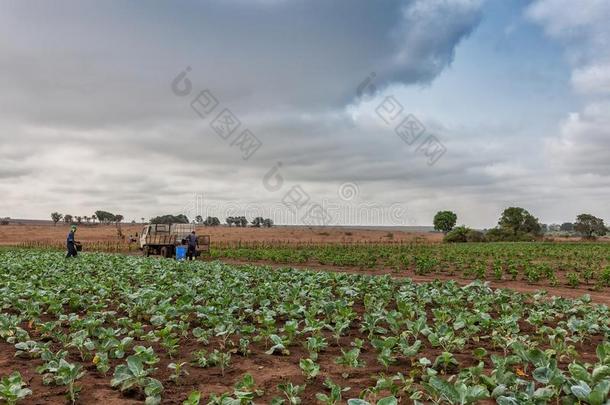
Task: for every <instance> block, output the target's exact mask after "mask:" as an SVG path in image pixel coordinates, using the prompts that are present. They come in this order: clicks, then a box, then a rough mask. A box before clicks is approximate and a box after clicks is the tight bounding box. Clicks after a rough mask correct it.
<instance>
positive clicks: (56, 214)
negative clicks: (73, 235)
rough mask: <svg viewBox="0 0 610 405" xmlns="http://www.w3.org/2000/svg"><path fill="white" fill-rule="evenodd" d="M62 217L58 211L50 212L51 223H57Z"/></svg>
mask: <svg viewBox="0 0 610 405" xmlns="http://www.w3.org/2000/svg"><path fill="white" fill-rule="evenodd" d="M63 217H64V216H63V215H62V214H60V213H59V212H53V213H52V214H51V219H52V220H53V225H57V223H58V222H59V221H61V219H62V218H63Z"/></svg>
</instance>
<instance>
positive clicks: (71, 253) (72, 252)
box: [66, 225, 77, 259]
mask: <svg viewBox="0 0 610 405" xmlns="http://www.w3.org/2000/svg"><path fill="white" fill-rule="evenodd" d="M75 233H76V225H72V226H71V227H70V232H69V233H68V239H67V241H66V242H67V245H68V254H67V255H66V259H67V258H68V257H76V255H77V253H76V242H75V241H74V234H75Z"/></svg>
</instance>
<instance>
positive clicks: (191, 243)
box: [186, 231, 199, 260]
mask: <svg viewBox="0 0 610 405" xmlns="http://www.w3.org/2000/svg"><path fill="white" fill-rule="evenodd" d="M186 243H187V244H188V249H187V251H186V259H187V260H193V258H194V257H195V256H196V255H197V246H199V239H198V238H197V234H195V231H193V232H191V234H190V235H189V236H187V237H186Z"/></svg>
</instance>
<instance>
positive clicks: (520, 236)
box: [485, 228, 536, 242]
mask: <svg viewBox="0 0 610 405" xmlns="http://www.w3.org/2000/svg"><path fill="white" fill-rule="evenodd" d="M485 238H486V239H487V240H488V241H489V242H533V241H535V240H536V236H535V235H534V234H531V233H525V232H516V233H514V232H511V231H510V230H508V229H505V228H493V229H490V230H488V231H487V233H485Z"/></svg>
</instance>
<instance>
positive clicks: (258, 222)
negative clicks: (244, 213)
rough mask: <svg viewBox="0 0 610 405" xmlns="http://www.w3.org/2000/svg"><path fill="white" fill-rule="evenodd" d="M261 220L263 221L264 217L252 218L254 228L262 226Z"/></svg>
mask: <svg viewBox="0 0 610 405" xmlns="http://www.w3.org/2000/svg"><path fill="white" fill-rule="evenodd" d="M263 222H265V218H263V217H256V218H254V219H253V220H252V223H251V224H252V226H253V227H255V228H260V227H261V226H263Z"/></svg>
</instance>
